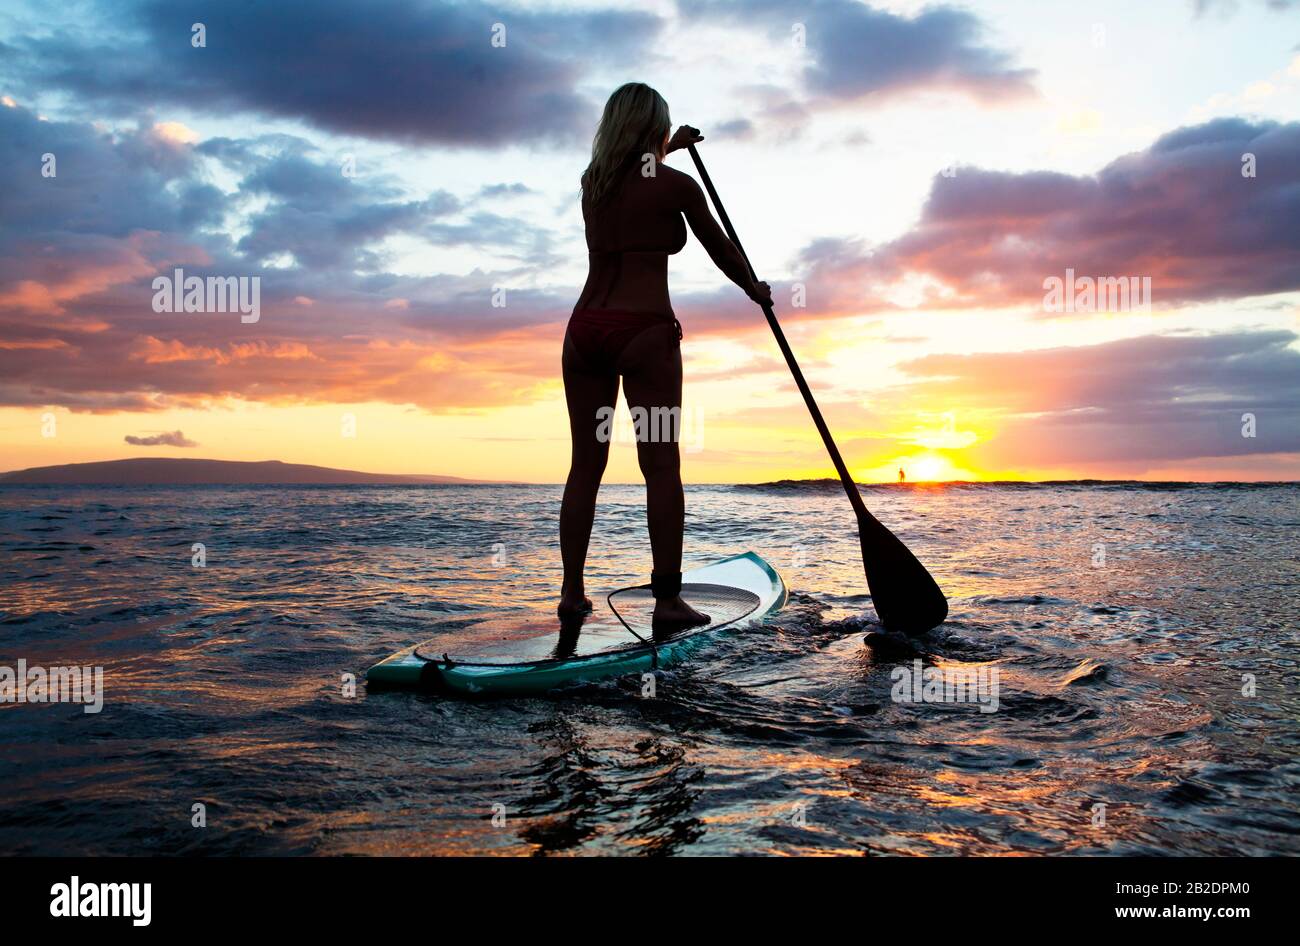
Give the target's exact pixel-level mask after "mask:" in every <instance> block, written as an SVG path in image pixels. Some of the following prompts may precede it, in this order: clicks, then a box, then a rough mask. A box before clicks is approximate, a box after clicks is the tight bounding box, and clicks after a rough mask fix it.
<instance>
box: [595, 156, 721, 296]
mask: <svg viewBox="0 0 1300 946" xmlns="http://www.w3.org/2000/svg"><path fill="white" fill-rule="evenodd" d="M641 168H642V164H641V162H640V161H638V160H633V159H631V158H629V159H628V161H627V162H626V166H625V167H624V168H623V169H622V170H621V171H620V173H619V177H618V179H617V180H616V181H615V182H614V183H613V184H612V185H611V187H610V191H609V193H607V194H605V195H604V196H603V198H602V199H601V200H600V201H598V202H593V201H592V199H591V196H590V194H589V193H587V191H586V189H584V191H583V195H582V218H583V222H584V223H585V225H586V233H587V252H588V267H589V268H588V272H587V283H586V285H585V286H584V287H583V290H582V295H581V296H579V298H578V303H577V305H576V306H575V307H574V311H577V310H578V309H618V310H621V311H627V312H647V313H655V314H659V315H663V316H665V317H666V318H669V319H671V318H673V317H674V313H673V308H672V304H671V302H670V301H669V296H668V257H669V256H670V255H672V254H674V253H678V252H680V251H681V249H682V247H684V246H685V245H686V224H685V223H684V222H683V219H682V218H683V216H685V219H686V221H687V222H689V223H690V225H691V230H692V231H693V232H694V233H695V236H696V238H697V239H698V240H699V241H700V242H701V243H702V244H703V245H704V247H705V249H706V250H708V251H709V255H710V256H712V257H713V259H714V261H715V262H718V265H719V266H722V267H723V269H724V271H726V270H727V268H728V267H727V266H724V265H723V263H722V262H721V261H720V258H721V259H725V260H726V261H727V262H728V263H729V264H730V268H731V269H735V268H736V267H737V266H738V265H743V263H741V262H740V261H739V259H738V257H739V254H737V253H735V250H734V248H733V247H732V246H731V241H730V240H728V239H727V236H726V234H725V233H723V232H722V228H721V227H719V226H718V224H717V222H716V221H715V220H714V219H713V215H712V214H710V213H709V209H708V204H707V203H706V202H705V199H704V193H703V191H701V190H700V186H699V185H698V184H696V183H695V179H694V178H692V177H691V176H690V175H688V174H683V173H682V172H681V171H677V170H674V169H673V168H670V167H668V166H667V165H665V164H663V163H662V162H659V163H657V164H655V165H654V169H655V173H654V176H649V175H644V174H642V171H641ZM728 275H731V273H728ZM733 278H735V277H734V276H733Z"/></svg>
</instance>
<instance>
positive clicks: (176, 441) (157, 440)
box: [126, 430, 198, 447]
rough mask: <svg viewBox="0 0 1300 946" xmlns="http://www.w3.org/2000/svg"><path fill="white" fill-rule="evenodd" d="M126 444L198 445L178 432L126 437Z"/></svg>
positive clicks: (150, 445) (158, 445)
mask: <svg viewBox="0 0 1300 946" xmlns="http://www.w3.org/2000/svg"><path fill="white" fill-rule="evenodd" d="M126 442H127V443H129V444H131V445H133V446H136V447H197V446H198V444H197V443H195V442H194V441H193V440H190V439H189V438H187V437H186V436H185V435H184V434H183V433H181V432H180V431H179V430H173V431H170V432H168V433H162V434H152V435H150V436H148V437H133V436H132V435H131V434H127V435H126Z"/></svg>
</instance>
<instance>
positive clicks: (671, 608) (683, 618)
mask: <svg viewBox="0 0 1300 946" xmlns="http://www.w3.org/2000/svg"><path fill="white" fill-rule="evenodd" d="M650 621H651V623H652V624H656V625H657V624H668V625H676V626H678V627H690V626H691V625H693V624H708V623H709V616H708V615H707V614H701V613H700V612H699V611H696V610H695V609H694V608H692V607H691V606H690V605H689V604H687V603H686V602H685V601H683V600H682V596H681V595H677V596H676V597H675V598H659V599H658V600H656V601H655V613H654V617H652V618H651V619H650Z"/></svg>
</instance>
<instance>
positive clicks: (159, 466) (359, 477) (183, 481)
mask: <svg viewBox="0 0 1300 946" xmlns="http://www.w3.org/2000/svg"><path fill="white" fill-rule="evenodd" d="M482 482H485V481H484V480H465V479H460V478H458V477H455V476H433V475H429V476H422V475H411V476H407V475H401V474H391V473H359V472H357V471H356V470H333V469H330V468H329V467H327V466H309V465H307V464H305V463H282V462H280V461H279V460H263V461H260V462H245V461H241V460H191V459H170V458H159V457H139V458H136V459H130V460H102V461H100V462H97V463H64V464H61V465H59V466H36V467H32V468H31V469H29V470H14V471H13V472H12V473H0V485H39V484H43V483H54V484H61V485H65V486H76V485H105V486H155V485H156V486H168V485H190V484H211V485H216V486H241V485H254V484H268V485H286V484H307V485H311V484H314V485H326V486H342V485H347V484H372V485H403V484H420V483H426V484H427V483H465V484H468V483H482Z"/></svg>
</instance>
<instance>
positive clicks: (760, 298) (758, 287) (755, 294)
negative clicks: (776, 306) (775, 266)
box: [749, 282, 772, 305]
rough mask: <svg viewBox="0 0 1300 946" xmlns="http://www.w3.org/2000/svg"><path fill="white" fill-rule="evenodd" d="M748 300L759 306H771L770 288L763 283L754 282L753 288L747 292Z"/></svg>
mask: <svg viewBox="0 0 1300 946" xmlns="http://www.w3.org/2000/svg"><path fill="white" fill-rule="evenodd" d="M749 298H751V299H753V300H754V301H755V302H757V303H758V304H759V305H771V304H772V287H771V286H769V285H768V284H767V283H765V282H756V283H754V286H753V288H752V289H750V290H749Z"/></svg>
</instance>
